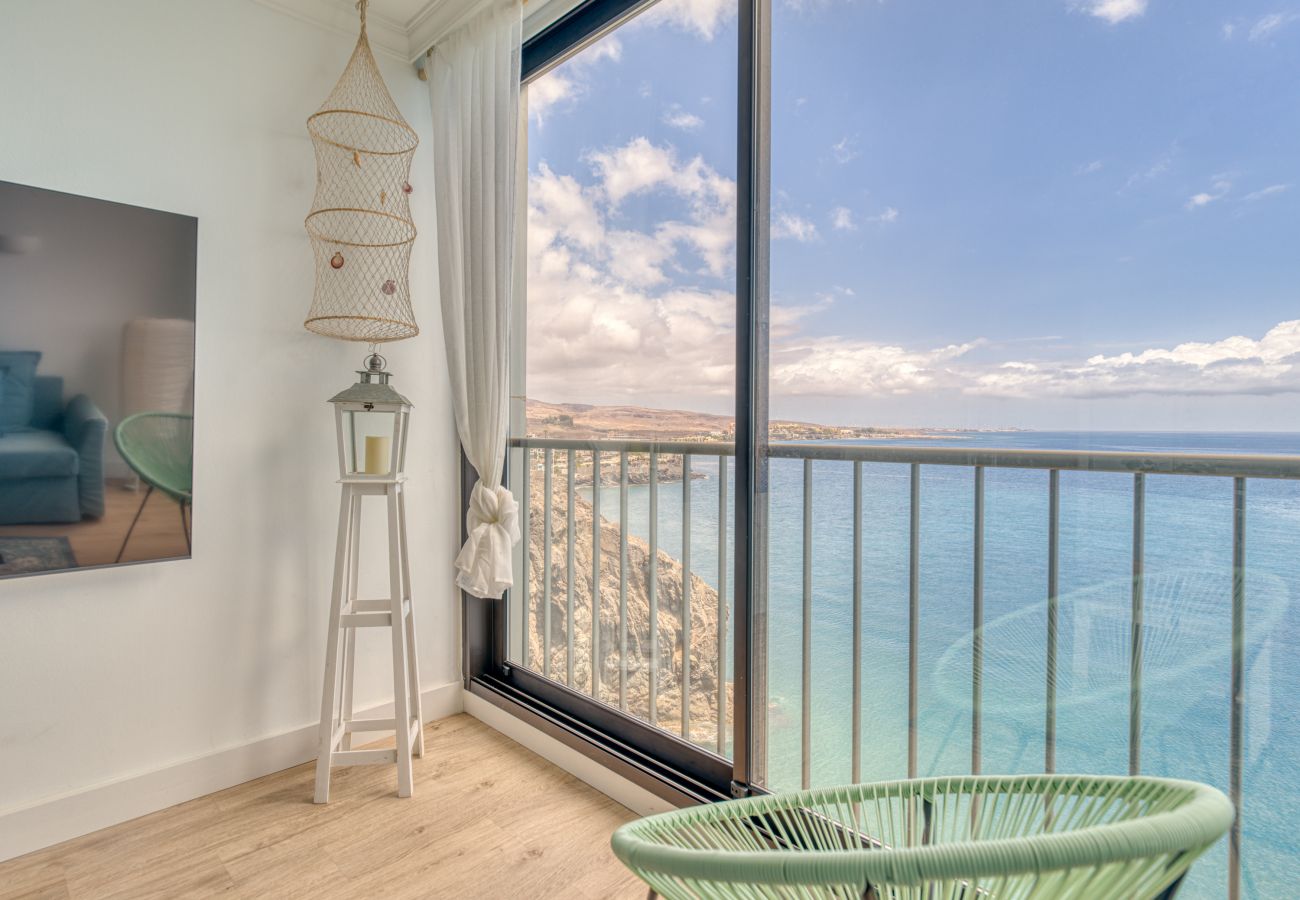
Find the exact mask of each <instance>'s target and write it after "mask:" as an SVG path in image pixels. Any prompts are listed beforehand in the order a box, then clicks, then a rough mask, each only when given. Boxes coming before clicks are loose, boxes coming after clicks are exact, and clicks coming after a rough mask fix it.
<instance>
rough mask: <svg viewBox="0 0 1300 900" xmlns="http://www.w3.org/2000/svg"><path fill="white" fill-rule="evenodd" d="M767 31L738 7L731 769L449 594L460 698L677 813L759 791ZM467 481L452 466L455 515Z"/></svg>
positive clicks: (620, 8)
mask: <svg viewBox="0 0 1300 900" xmlns="http://www.w3.org/2000/svg"><path fill="white" fill-rule="evenodd" d="M651 2H653V0H586V2H584V3H582V4H580V5H579V6H577V7H576V8H574V9H573V10H572V11H570V12H569V13H567V14H566V15H564V16H563V17H561V18H560V19H559V20H557V21H556V22H555V23H553V24H552V25H550V26H549V27H547V28H546V29H544V30H543V31H541V32H540V33H538V34H537V35H535V36H534V37H532V38H530V39H529V40H527V41H526V42H525V43H524V46H523V55H522V60H521V78H520V80H521V83H527V82H528V81H529V80H530V79H532V78H535V77H537V76H538V75H541V74H542V73H544V72H546V71H547V70H549V69H550V68H552V67H553V66H555V65H557V64H559V63H560V62H562V61H564V60H565V59H567V58H568V57H569V56H571V55H572V54H574V53H576V52H577V51H578V50H580V49H581V48H582V47H584V46H586V45H588V44H589V43H590V42H592V41H593V40H595V39H596V38H598V37H600V36H601V35H603V34H606V33H608V32H610V31H612V30H613V29H615V28H617V27H618V26H619V25H621V24H622V23H623V22H625V21H626V20H627V19H629V18H631V17H632V16H634V15H636V14H637V13H638V12H640V11H641V10H642V9H643V8H644V7H646V6H648V5H650V3H651ZM770 21H771V0H738V28H737V32H738V42H739V46H738V48H737V59H738V69H737V79H738V80H737V92H736V93H737V108H736V125H737V128H736V162H737V166H736V390H735V404H736V406H735V417H736V456H735V467H736V468H735V483H736V490H735V492H734V493H735V498H734V501H733V502H734V515H735V539H734V545H733V551H732V552H733V555H734V563H735V565H734V568H735V576H734V578H733V592H734V593H733V597H732V610H733V618H732V622H733V637H732V647H733V653H734V671H733V679H734V680H733V687H732V690H733V701H732V715H731V721H732V728H733V731H732V737H733V740H732V746H733V754H732V759H729V760H728V759H724V758H723V757H720V756H717V755H716V754H714V753H711V752H709V751H708V750H705V749H703V748H701V747H698V746H696V745H694V744H691V743H689V742H688V741H685V740H683V739H681V738H679V737H677V736H676V735H673V734H670V733H669V732H666V731H663V730H661V729H658V728H655V727H653V726H651V725H649V724H647V723H646V722H643V721H641V720H639V719H636V718H634V717H632V716H630V715H628V714H626V713H624V712H621V711H620V710H618V709H616V708H614V707H611V706H609V705H607V704H605V703H601V702H600V701H598V700H595V699H593V698H592V697H589V696H587V695H585V694H581V693H579V692H577V691H575V690H573V689H571V688H569V687H567V686H565V685H562V684H560V683H558V682H555V681H552V680H550V679H547V678H544V677H543V676H541V675H539V674H537V673H535V672H531V671H528V670H526V669H524V668H522V667H520V666H518V665H515V664H513V663H511V662H510V661H509V659H508V656H507V652H506V628H507V615H508V610H509V593H507V595H506V596H505V597H503V598H502V599H500V600H482V599H479V598H477V597H472V596H470V595H468V594H465V593H462V595H461V604H462V629H463V633H462V641H463V650H464V653H463V669H464V671H463V678H464V686H465V689H466V690H467V691H469V692H470V693H471V694H473V695H474V696H476V697H479V698H482V699H483V700H485V701H487V702H489V703H492V704H493V705H495V706H497V707H499V708H501V709H503V710H505V711H507V712H509V713H510V714H512V715H514V716H516V717H518V718H520V719H522V720H523V721H525V722H527V723H528V724H530V725H533V726H534V727H536V728H538V729H539V730H541V731H542V732H544V733H546V734H549V735H550V736H552V737H555V738H557V739H559V740H560V741H562V742H563V743H565V744H566V745H568V746H570V747H572V748H574V749H576V750H578V751H579V752H581V753H583V754H584V755H586V756H587V757H589V758H591V759H593V760H595V761H596V762H598V763H600V764H602V765H604V766H606V767H608V768H610V769H612V770H613V771H615V772H616V773H618V774H620V775H622V776H624V777H626V778H628V779H629V780H631V781H633V782H634V783H636V784H638V785H640V786H641V787H643V788H646V789H647V790H649V791H651V792H652V793H654V794H656V795H658V796H659V797H662V798H664V799H666V800H668V801H670V802H672V803H674V804H676V805H679V806H684V805H689V804H693V803H702V802H711V801H716V800H725V799H730V798H732V797H739V796H745V795H748V794H750V793H755V792H759V791H761V788H760V787H759V784H760V783H761V781H762V780H763V771H764V769H763V766H764V763H763V760H762V758H761V757H762V751H761V746H762V744H761V741H759V742H756V741H755V737H756V736H759V737H761V736H762V729H763V728H765V719H764V718H763V714H764V708H765V705H766V704H765V701H763V702H760V703H758V704H755V703H754V702H753V701H754V697H755V695H756V694H757V695H758V696H763V694H764V693H765V689H764V684H765V670H766V661H765V649H764V648H765V642H764V640H763V636H764V628H765V621H764V620H765V618H766V617H765V614H764V613H765V609H764V599H763V593H762V590H761V585H762V580H763V579H762V576H761V572H759V571H758V570H757V568H756V566H757V565H761V561H762V559H763V557H762V555H761V548H762V547H763V545H764V544H765V541H766V537H765V509H766V502H765V497H764V493H765V491H766V482H767V478H766V445H767V388H766V384H767V372H766V360H767V332H768V328H767V323H768V316H767V309H768V256H769V255H768V208H769V202H768V201H769V193H770V188H769V184H770V179H769V165H768V157H769V151H768V146H769V141H768V135H769V129H768V123H769V121H770V115H769V96H770V94H769V90H770V62H769V61H770V52H769V51H770V45H771V40H770V32H771V27H770ZM507 474H508V473H507ZM475 477H476V476H475V473H474V471H473V469H472V467H470V465H469V462H468V460H467V459H465V457H464V455H463V454H462V457H461V505H462V511H464V510H466V509H468V507H469V491H470V487H471V486H472V485H473V484H474V480H475ZM463 521H464V517H463V516H462V522H463ZM462 528H463V526H462ZM464 537H465V535H464V534H463V533H462V539H463V538H464ZM526 539H527V537H525V540H526ZM756 573H757V574H756Z"/></svg>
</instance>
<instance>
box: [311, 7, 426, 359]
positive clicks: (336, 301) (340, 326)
mask: <svg viewBox="0 0 1300 900" xmlns="http://www.w3.org/2000/svg"><path fill="white" fill-rule="evenodd" d="M357 5H358V8H359V9H360V10H361V35H360V37H359V38H358V39H357V46H356V49H355V50H353V51H352V58H351V59H350V60H348V65H347V68H345V69H344V70H343V74H342V75H341V76H340V77H339V80H338V84H336V85H334V90H333V91H332V92H331V93H330V95H329V97H328V98H326V100H325V102H324V103H323V104H322V105H321V108H320V109H319V110H317V111H316V113H315V114H314V115H312V116H311V118H309V119H308V120H307V131H308V132H309V133H310V134H311V142H312V146H313V147H314V148H315V150H316V196H315V199H314V200H313V201H312V207H311V212H310V213H308V215H307V221H306V222H305V225H306V227H307V234H308V235H309V236H310V238H311V245H312V251H313V252H314V254H315V257H316V292H315V295H314V296H313V298H312V304H311V311H310V312H309V313H308V314H307V320H306V321H305V322H304V323H303V324H304V325H305V326H306V328H307V330H308V331H314V332H316V333H317V334H323V335H325V336H327V337H333V338H339V339H340V340H345V341H366V342H369V343H381V342H384V341H400V340H402V339H403V338H409V337H414V336H415V335H416V334H419V332H420V328H419V326H418V325H416V324H415V314H414V312H412V310H411V296H410V288H409V285H408V283H407V281H408V280H407V271H408V267H409V265H410V260H411V244H412V243H413V242H414V241H415V223H414V222H412V221H411V209H410V202H409V196H408V195H409V194H410V193H411V184H410V174H411V158H412V156H413V155H414V154H415V147H416V145H417V144H418V143H419V142H420V141H419V137H418V136H417V135H416V133H415V131H414V130H413V129H412V128H411V126H410V125H408V124H406V120H405V119H403V118H402V113H401V111H400V110H398V108H397V104H395V103H394V102H393V98H392V97H391V96H390V95H389V93H388V88H387V87H385V86H384V79H383V77H382V76H381V75H380V74H379V67H378V66H377V65H376V64H375V57H374V54H372V53H371V52H370V42H369V41H368V40H367V39H366V0H361V2H360V3H358V4H357Z"/></svg>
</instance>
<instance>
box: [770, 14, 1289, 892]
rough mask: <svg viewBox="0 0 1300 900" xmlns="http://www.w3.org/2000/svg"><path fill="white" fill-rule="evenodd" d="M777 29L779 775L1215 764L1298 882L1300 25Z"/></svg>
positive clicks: (809, 17)
mask: <svg viewBox="0 0 1300 900" xmlns="http://www.w3.org/2000/svg"><path fill="white" fill-rule="evenodd" d="M1237 12H1240V11H1237ZM773 16H774V21H773V30H772V40H773V51H772V97H773V100H772V107H771V117H772V118H771V135H770V136H771V154H772V155H771V159H772V198H773V199H772V208H771V213H770V222H771V296H772V322H773V328H772V343H771V349H770V369H769V373H768V379H769V380H768V383H769V386H770V417H769V422H768V428H769V432H770V438H771V444H770V447H769V456H770V467H769V481H768V486H769V494H768V498H769V499H768V503H769V507H768V509H769V530H768V537H767V543H766V548H767V564H766V568H767V575H768V580H767V615H768V620H767V625H768V653H767V656H766V674H767V684H768V694H769V706H768V710H767V714H768V718H767V723H766V739H767V748H768V768H767V775H768V779H767V784H768V785H769V786H770V787H772V788H776V789H788V788H798V787H800V786H801V785H802V786H808V785H813V786H824V785H831V784H837V783H843V782H847V781H849V780H863V781H869V780H880V779H892V778H902V777H911V776H927V775H945V774H965V773H968V772H985V773H1006V772H1043V771H1049V772H1050V771H1057V772H1098V773H1110V774H1127V773H1142V774H1152V775H1164V776H1171V777H1179V778H1189V779H1194V780H1198V781H1203V782H1206V783H1209V784H1213V785H1216V786H1218V787H1219V788H1221V789H1222V790H1224V791H1225V792H1226V793H1229V794H1230V795H1231V796H1232V797H1233V799H1234V801H1236V802H1237V803H1238V808H1239V810H1240V813H1241V818H1240V822H1239V824H1238V826H1237V828H1236V830H1235V833H1234V841H1235V842H1236V847H1237V848H1239V852H1230V850H1229V842H1227V841H1225V842H1223V843H1222V844H1221V845H1219V846H1218V847H1216V848H1215V849H1214V850H1213V851H1212V852H1211V854H1210V855H1209V856H1207V858H1206V859H1205V860H1204V861H1203V862H1200V863H1198V864H1197V866H1196V867H1195V868H1194V869H1193V870H1192V873H1191V876H1190V878H1189V880H1188V882H1187V883H1186V884H1185V886H1184V889H1183V891H1182V893H1181V894H1180V896H1188V897H1222V896H1224V895H1225V889H1226V891H1227V893H1228V894H1230V895H1231V896H1261V897H1263V896H1283V895H1286V894H1289V893H1292V892H1293V888H1291V887H1290V886H1289V885H1290V882H1291V874H1290V872H1289V870H1290V868H1291V865H1290V861H1291V860H1293V859H1294V855H1295V853H1296V852H1297V841H1296V838H1295V835H1294V829H1291V828H1290V827H1289V825H1287V824H1286V823H1288V822H1289V821H1290V819H1291V818H1293V813H1294V812H1295V811H1297V810H1300V791H1298V790H1297V789H1296V787H1295V784H1296V781H1295V777H1296V775H1297V773H1300V757H1297V754H1296V750H1295V748H1296V747H1297V746H1300V740H1298V738H1300V732H1297V731H1296V727H1295V720H1294V717H1293V716H1291V715H1289V714H1288V713H1286V712H1284V711H1283V706H1285V701H1284V699H1283V698H1285V697H1289V696H1291V695H1293V694H1294V692H1295V689H1296V687H1297V686H1300V669H1298V668H1297V667H1296V666H1295V665H1293V663H1292V662H1291V660H1294V659H1295V658H1296V657H1297V653H1296V651H1297V643H1298V641H1297V637H1296V632H1295V628H1294V622H1295V612H1294V610H1293V602H1292V598H1293V597H1294V596H1296V593H1297V589H1300V556H1298V555H1297V554H1296V552H1295V544H1294V540H1293V539H1291V538H1288V539H1283V538H1282V535H1284V534H1291V533H1292V532H1293V529H1291V528H1290V527H1289V526H1288V525H1285V524H1283V523H1284V522H1289V521H1293V520H1294V518H1295V517H1296V516H1297V515H1300V489H1298V488H1300V484H1298V482H1297V481H1296V480H1295V479H1296V476H1297V475H1298V474H1300V465H1298V464H1297V463H1298V460H1297V454H1298V453H1300V439H1298V438H1297V437H1296V435H1295V433H1294V431H1295V425H1294V421H1295V416H1296V412H1297V409H1298V408H1300V407H1297V402H1296V388H1297V385H1298V384H1300V383H1298V382H1296V381H1295V380H1294V379H1295V375H1296V373H1297V372H1300V369H1296V368H1295V366H1296V359H1297V357H1296V356H1295V355H1294V354H1295V352H1296V349H1297V348H1300V344H1296V343H1295V340H1296V338H1295V336H1296V334H1297V330H1298V328H1300V326H1298V325H1297V322H1296V321H1295V305H1294V296H1295V286H1296V284H1297V283H1300V260H1298V259H1297V257H1296V255H1295V254H1294V253H1292V252H1291V251H1290V249H1289V245H1288V244H1287V242H1286V241H1285V240H1284V239H1282V238H1281V234H1283V233H1285V232H1289V231H1293V230H1294V223H1295V217H1296V206H1295V203H1294V198H1293V193H1292V185H1293V184H1294V183H1295V179H1296V163H1295V160H1296V159H1297V158H1300V157H1297V153H1296V151H1297V150H1300V127H1297V125H1296V122H1295V120H1294V117H1282V118H1279V117H1278V115H1277V113H1278V112H1279V107H1278V105H1277V103H1276V100H1275V99H1274V97H1273V96H1271V95H1272V94H1274V92H1275V91H1276V92H1280V93H1281V94H1284V95H1287V96H1293V95H1294V91H1293V89H1292V87H1291V86H1292V85H1293V84H1294V71H1295V68H1294V67H1295V64H1296V61H1297V50H1296V48H1297V47H1298V46H1300V44H1297V43H1296V41H1297V39H1298V37H1297V35H1298V34H1300V32H1296V33H1289V32H1288V31H1287V30H1286V29H1287V28H1289V27H1290V26H1289V24H1288V23H1290V21H1291V20H1290V19H1289V18H1287V17H1286V16H1283V17H1281V18H1275V17H1271V16H1268V15H1265V14H1264V12H1263V11H1261V13H1260V15H1258V16H1253V17H1252V16H1238V15H1236V14H1235V13H1234V15H1227V14H1226V11H1225V10H1224V9H1223V8H1222V6H1221V5H1219V4H1208V3H1192V4H1179V5H1178V8H1177V10H1174V9H1172V8H1171V7H1169V5H1167V4H1158V3H1151V4H1147V3H1145V2H1134V3H1091V2H1079V3H1064V2H1062V3H1040V2H1029V0H1025V2H1001V3H993V4H952V3H936V2H916V3H880V4H876V3H869V4H837V3H799V4H793V3H777V4H776V5H775V8H774V11H773ZM1085 73H1086V74H1085ZM1269 85H1271V87H1269ZM1278 431H1283V432H1286V433H1283V434H1279V433H1276V432H1278Z"/></svg>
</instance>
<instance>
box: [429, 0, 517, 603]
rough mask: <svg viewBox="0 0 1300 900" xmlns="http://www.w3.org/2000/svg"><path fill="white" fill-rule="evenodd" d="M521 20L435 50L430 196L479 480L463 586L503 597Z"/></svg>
mask: <svg viewBox="0 0 1300 900" xmlns="http://www.w3.org/2000/svg"><path fill="white" fill-rule="evenodd" d="M520 19H521V14H520V6H519V3H518V2H517V0H515V2H508V0H507V2H502V0H493V3H492V5H491V7H490V8H489V9H487V10H485V11H484V12H482V13H480V14H479V15H478V16H476V17H475V18H474V19H472V20H471V21H469V22H468V23H466V24H465V25H464V26H462V27H461V28H459V29H457V30H456V31H455V32H454V33H453V34H451V35H450V36H449V37H447V38H446V39H445V40H443V41H440V42H439V43H438V44H437V45H436V46H435V47H434V50H433V54H432V57H431V58H430V61H429V68H430V74H429V84H430V92H431V96H432V102H433V130H434V140H433V156H434V160H433V164H434V192H435V197H436V201H437V207H438V275H439V282H440V287H441V290H442V298H441V299H442V325H443V332H444V334H445V336H446V342H447V364H448V366H449V367H450V369H451V390H452V401H453V404H454V405H455V409H456V428H457V430H458V431H459V432H460V440H461V444H463V445H464V447H465V455H466V456H467V457H468V458H469V461H470V463H471V464H472V465H473V466H474V469H475V471H476V472H478V482H477V483H476V484H475V485H474V490H473V494H472V496H471V498H470V508H469V512H468V513H467V515H466V520H467V521H466V524H467V526H468V528H467V530H468V532H469V538H468V540H466V542H465V546H464V547H462V548H461V551H460V554H459V555H458V556H457V557H456V570H457V572H456V584H457V585H459V586H460V587H461V588H462V589H463V590H465V591H467V592H469V593H471V594H473V595H475V596H477V597H494V598H495V597H500V596H501V595H502V593H503V592H504V591H505V590H506V588H508V587H510V585H511V582H512V580H513V573H512V570H511V556H512V554H511V548H512V547H513V546H514V545H515V544H516V543H517V542H518V541H519V508H518V504H517V503H516V502H515V499H514V497H512V496H511V494H510V492H509V491H508V490H506V489H505V488H504V487H502V485H501V468H502V466H503V464H504V462H505V451H506V429H507V424H508V419H507V416H508V414H509V400H510V397H509V393H510V392H509V386H510V380H509V368H508V367H509V360H510V299H511V286H512V284H513V281H514V248H515V227H516V223H515V218H516V217H515V187H516V185H515V175H516V173H515V160H516V154H517V149H518V146H517V126H518V121H519V63H520V52H521V51H520V41H521V24H520Z"/></svg>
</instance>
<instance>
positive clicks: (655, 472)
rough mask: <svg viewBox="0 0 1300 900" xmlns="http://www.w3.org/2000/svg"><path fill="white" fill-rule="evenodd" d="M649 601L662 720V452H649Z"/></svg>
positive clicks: (654, 713)
mask: <svg viewBox="0 0 1300 900" xmlns="http://www.w3.org/2000/svg"><path fill="white" fill-rule="evenodd" d="M646 595H647V597H648V599H649V601H650V673H649V674H650V684H649V687H648V695H649V698H650V713H649V721H650V724H651V725H658V724H659V454H658V453H656V452H654V451H651V453H650V571H649V573H648V574H647V576H646Z"/></svg>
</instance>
